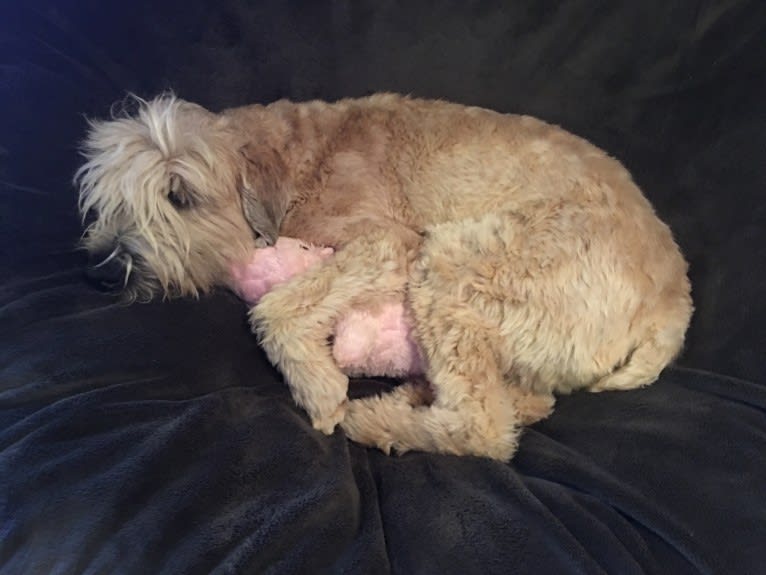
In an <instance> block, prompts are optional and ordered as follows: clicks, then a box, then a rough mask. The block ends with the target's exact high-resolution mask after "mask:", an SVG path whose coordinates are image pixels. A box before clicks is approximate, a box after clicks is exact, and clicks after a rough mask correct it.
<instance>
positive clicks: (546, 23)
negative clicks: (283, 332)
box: [0, 0, 766, 575]
mask: <svg viewBox="0 0 766 575" xmlns="http://www.w3.org/2000/svg"><path fill="white" fill-rule="evenodd" d="M765 37H766V4H765V3H764V2H762V0H751V1H747V0H741V1H736V0H733V1H728V0H727V1H719V2H697V1H688V2H667V1H666V0H657V1H654V0H652V1H649V2H637V1H636V2H633V1H628V0H626V1H623V2H603V1H600V0H577V1H572V2H549V1H532V0H530V1H528V2H488V1H475V2H439V1H436V0H434V1H432V2H373V1H369V2H367V1H351V0H346V1H343V0H340V1H336V2H285V1H284V0H271V1H267V2H254V1H251V2H248V1H246V0H223V1H222V2H220V3H218V4H217V5H215V6H213V3H206V2H203V1H201V0H187V1H183V2H182V1H180V0H178V1H172V2H162V3H158V2H149V1H144V0H134V1H133V2H129V3H126V2H119V3H117V2H114V3H110V2H104V1H96V0H66V1H60V0H59V1H54V0H47V1H46V0H38V1H29V2H23V3H22V2H10V3H9V2H6V3H4V4H2V5H0V573H2V574H3V575H11V574H14V575H15V574H34V575H36V574H48V573H55V574H79V573H87V574H96V573H99V574H101V573H103V574H118V573H119V574H122V573H131V574H132V573H135V574H155V573H167V574H197V573H200V574H205V573H264V572H268V573H321V572H330V573H360V574H366V573H403V574H410V573H434V574H442V573H456V574H465V573H515V574H524V573H529V574H548V573H550V574H569V573H608V574H618V575H623V574H633V573H635V574H639V573H657V574H684V573H726V574H736V575H745V574H754V575H758V574H762V573H764V572H765V571H764V565H766V545H764V541H766V465H764V463H763V461H762V459H761V458H762V457H763V454H764V453H766V415H765V413H764V412H766V387H765V385H766V359H765V358H766V351H764V350H766V331H765V329H764V326H766V298H764V294H765V293H766V202H765V201H764V200H763V197H764V190H766V106H765V105H764V102H766V41H765ZM167 88H172V89H174V90H176V91H177V93H178V94H179V95H180V96H182V97H184V98H187V99H190V100H194V101H197V102H199V103H201V104H203V105H206V106H208V107H210V108H212V109H214V110H218V109H221V108H222V107H224V106H230V105H235V104H245V103H251V102H266V101H270V100H273V99H276V98H279V97H290V98H293V99H306V98H313V97H320V98H323V99H333V98H337V97H342V96H358V95H363V94H368V93H370V92H374V91H381V90H389V91H399V92H405V93H412V94H415V95H418V96H426V97H439V98H445V99H450V100H455V101H459V102H463V103H467V104H474V105H483V106H488V107H492V108H494V109H497V110H500V111H509V112H522V113H528V114H533V115H536V116H539V117H541V118H543V119H545V120H548V121H551V122H554V123H558V124H561V125H563V126H564V127H566V128H567V129H569V130H571V131H573V132H575V133H577V134H579V135H581V136H584V137H586V138H588V139H590V140H592V141H593V142H595V143H596V144H598V145H599V146H601V147H603V148H605V149H607V150H608V151H610V152H611V153H612V154H613V155H615V156H616V157H618V158H619V159H620V160H622V161H623V162H624V163H625V164H626V165H627V166H628V168H629V169H630V170H631V171H632V172H633V173H634V174H635V177H636V179H637V181H638V182H639V184H640V185H641V186H642V187H643V188H644V190H645V192H646V194H647V196H648V197H649V198H650V199H651V201H652V202H653V203H654V204H655V206H656V207H657V210H658V212H659V213H660V215H661V216H662V218H663V219H665V220H666V221H667V222H668V223H669V224H670V225H671V227H672V228H673V230H674V232H675V234H676V237H677V239H678V241H679V243H680V244H681V246H682V248H683V250H684V252H685V253H686V255H687V257H688V259H689V261H690V263H691V277H692V282H693V284H694V299H695V303H696V307H697V311H696V314H695V317H694V321H693V324H692V326H691V329H690V332H689V337H688V344H687V348H686V350H685V352H684V354H683V356H682V357H681V358H680V359H679V361H678V366H676V367H673V368H671V369H668V370H667V371H666V372H665V373H664V374H663V376H662V377H661V379H660V381H658V382H657V383H656V384H655V385H653V386H651V387H649V388H647V389H643V390H638V391H631V392H622V393H604V394H597V395H592V394H587V393H579V394H575V395H573V396H570V397H564V398H560V400H559V402H558V407H557V409H556V411H555V413H554V415H553V416H552V417H551V418H550V419H548V420H547V421H544V422H541V423H539V424H537V425H535V426H533V427H532V428H530V429H528V430H527V431H526V432H525V433H524V435H523V438H522V441H521V447H520V450H519V453H518V455H517V456H516V458H515V459H514V460H513V461H512V462H511V463H510V464H507V465H506V464H500V463H497V462H492V461H488V460H483V459H477V458H456V457H449V456H440V455H429V454H421V453H410V454H407V455H405V456H402V457H387V456H385V455H383V454H381V453H379V452H377V451H373V450H366V449H364V448H361V447H359V446H357V445H353V444H350V443H349V442H348V441H347V440H346V439H345V438H344V436H343V434H342V433H341V432H340V431H338V432H336V433H335V434H334V435H333V436H331V437H325V436H323V435H321V434H319V433H317V432H315V431H314V430H313V429H311V426H310V424H308V422H307V419H306V417H305V415H304V414H303V413H302V412H301V411H300V410H298V409H297V408H296V407H294V405H293V404H292V402H291V400H290V398H289V394H288V392H287V389H286V388H285V386H284V384H283V383H282V382H281V379H280V377H279V376H278V374H277V373H276V372H275V370H274V369H273V368H271V367H270V366H269V365H268V363H267V361H266V359H265V357H264V355H263V353H262V352H261V351H260V350H259V348H258V346H257V344H256V342H255V341H254V338H253V337H252V336H251V335H250V333H249V331H248V328H247V324H246V321H245V314H244V307H243V306H242V304H241V303H240V302H238V301H237V300H236V299H235V298H234V297H233V296H231V295H230V294H228V293H224V292H221V293H217V294H213V295H211V296H209V297H205V298H203V299H202V300H200V301H186V300H184V301H175V302H165V303H163V302H154V303H150V304H145V305H133V306H122V305H119V304H117V303H116V302H115V301H113V300H112V299H111V298H110V297H109V296H107V295H104V294H101V293H99V292H97V291H96V290H94V289H93V288H92V287H90V286H89V285H88V284H87V283H86V282H85V280H84V277H83V273H82V270H83V266H84V263H85V256H84V254H82V253H81V252H79V251H77V250H76V242H77V238H78V236H79V233H80V224H79V221H78V216H77V213H76V193H75V190H74V188H73V187H72V185H71V177H72V174H73V172H74V170H75V169H76V167H77V165H78V158H77V153H76V145H77V141H78V140H79V139H80V138H81V137H82V135H83V133H84V129H85V121H84V116H85V115H87V116H104V115H106V114H108V111H109V105H110V104H111V103H112V102H114V101H116V100H119V99H121V98H122V97H123V96H124V95H125V93H126V92H127V91H133V92H136V93H138V94H140V95H142V96H152V95H154V94H156V93H157V92H159V91H161V90H163V89H167ZM388 385H390V384H389V383H387V382H380V381H378V382H376V381H362V382H355V383H354V384H353V387H354V389H353V393H354V394H362V393H371V392H375V391H379V390H381V389H384V388H385V387H387V386H388Z"/></svg>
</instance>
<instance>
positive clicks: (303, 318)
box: [250, 225, 419, 434]
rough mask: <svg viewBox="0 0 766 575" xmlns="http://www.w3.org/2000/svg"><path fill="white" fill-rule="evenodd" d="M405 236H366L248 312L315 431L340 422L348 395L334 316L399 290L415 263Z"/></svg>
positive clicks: (392, 230) (384, 231)
mask: <svg viewBox="0 0 766 575" xmlns="http://www.w3.org/2000/svg"><path fill="white" fill-rule="evenodd" d="M405 231H406V232H409V233H402V232H403V230H402V229H400V228H399V227H398V226H395V225H394V226H389V227H386V228H381V229H377V230H375V229H373V230H371V231H369V233H367V234H366V235H365V236H364V237H363V238H358V239H355V240H353V241H351V242H349V243H348V244H347V245H345V246H344V247H343V248H342V249H340V250H338V252H336V254H335V255H334V256H333V257H332V258H329V259H328V260H327V261H325V262H324V264H323V265H321V266H319V267H318V268H316V269H314V270H311V271H310V272H308V273H307V274H305V275H302V276H299V277H297V278H294V279H292V280H291V281H290V282H288V283H286V284H283V285H282V286H279V287H278V288H276V289H275V290H273V291H272V292H270V293H269V294H267V295H266V296H264V297H263V299H262V300H261V302H260V303H259V304H258V305H257V306H255V307H254V308H253V309H252V310H251V311H250V321H251V324H252V327H253V331H254V332H255V333H256V334H257V335H258V337H259V340H260V342H261V345H262V346H263V349H264V350H265V351H266V354H267V355H268V357H269V360H270V361H271V362H272V363H273V364H274V365H275V366H277V367H278V368H279V370H280V371H281V372H282V374H283V376H284V377H285V380H286V382H287V384H288V386H289V387H290V390H291V393H292V396H293V398H294V400H295V401H296V403H297V404H298V405H299V406H301V407H302V408H304V409H305V410H306V411H307V413H308V414H309V416H310V418H311V421H312V424H313V425H314V428H315V429H318V430H321V431H323V432H324V433H327V434H330V433H332V432H333V430H334V429H335V426H336V425H337V424H338V423H340V422H341V421H342V420H343V417H344V414H345V407H346V392H347V390H348V378H347V377H346V376H345V375H344V374H343V373H341V371H340V370H339V369H338V367H337V365H336V363H335V361H334V359H333V357H332V351H331V348H330V345H329V344H328V338H329V336H330V335H331V334H332V331H333V327H334V325H335V323H336V321H337V319H338V317H339V315H340V314H342V313H344V312H346V311H348V310H350V309H351V307H352V306H354V305H355V304H359V303H369V302H370V301H372V300H376V299H382V298H386V297H390V296H392V295H393V294H396V293H401V292H402V291H403V290H404V289H405V287H406V283H407V266H408V263H409V261H411V260H412V259H413V258H414V246H413V243H414V242H413V235H412V233H411V232H410V231H409V230H405ZM415 236H416V237H417V234H415ZM418 239H419V238H418Z"/></svg>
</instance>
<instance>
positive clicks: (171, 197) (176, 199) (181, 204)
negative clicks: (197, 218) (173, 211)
mask: <svg viewBox="0 0 766 575" xmlns="http://www.w3.org/2000/svg"><path fill="white" fill-rule="evenodd" d="M168 201H169V202H170V203H171V204H173V207H175V208H177V209H179V210H182V209H184V208H188V207H189V201H188V200H187V199H186V197H185V196H184V195H183V194H180V193H178V192H172V191H171V192H170V193H168Z"/></svg>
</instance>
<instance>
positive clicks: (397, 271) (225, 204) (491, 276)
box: [77, 94, 692, 459]
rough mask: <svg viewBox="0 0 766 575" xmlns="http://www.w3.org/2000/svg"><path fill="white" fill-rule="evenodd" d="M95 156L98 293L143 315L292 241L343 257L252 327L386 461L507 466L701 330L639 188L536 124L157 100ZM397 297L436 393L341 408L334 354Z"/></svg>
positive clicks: (257, 314)
mask: <svg viewBox="0 0 766 575" xmlns="http://www.w3.org/2000/svg"><path fill="white" fill-rule="evenodd" d="M84 155H85V158H86V163H85V164H84V165H83V166H82V168H81V169H80V170H79V172H78V175H77V182H78V185H79V189H80V209H81V211H82V213H83V214H84V215H90V217H92V223H90V225H89V226H88V228H87V230H86V234H85V236H84V242H85V246H86V247H87V249H88V251H89V252H90V254H91V258H92V262H91V264H92V267H91V273H92V274H93V276H94V277H95V278H97V279H100V280H101V281H103V282H104V283H105V284H107V285H111V286H113V287H119V288H121V289H122V288H124V291H125V292H126V293H128V294H129V295H130V296H131V297H133V298H148V297H151V296H152V295H154V294H157V293H159V294H163V295H164V296H173V295H197V294H199V293H201V292H205V291H206V290H209V289H210V288H212V287H213V286H215V285H226V284H227V281H229V277H228V270H229V268H230V265H231V262H234V261H238V260H239V259H240V258H247V257H249V253H250V251H251V250H252V249H254V247H256V246H258V245H263V244H264V243H271V242H274V241H275V238H276V237H277V235H279V234H282V235H287V236H293V237H297V238H300V239H302V240H305V241H308V242H312V243H314V244H321V245H327V246H332V247H334V248H335V249H336V251H337V253H336V255H335V256H334V257H332V258H329V259H328V260H327V261H326V262H325V263H324V264H323V265H321V266H320V267H318V268H316V269H314V270H312V271H311V272H308V273H307V274H305V275H301V276H299V277H297V278H295V279H294V280H291V281H290V282H289V283H287V284H285V285H283V286H281V287H279V288H277V289H275V290H274V291H273V292H271V293H270V294H268V295H267V296H266V297H264V298H263V300H262V302H261V303H260V304H259V305H258V306H256V307H255V308H253V309H252V311H251V312H250V318H251V321H252V326H253V329H254V330H255V332H256V333H257V334H258V336H259V337H260V341H261V343H262V345H263V347H264V349H265V350H266V352H267V354H268V357H269V358H270V360H271V361H272V362H273V363H274V364H275V365H276V366H278V368H279V369H280V370H281V372H282V373H283V375H284V377H285V379H286V381H287V384H288V385H289V387H290V390H291V392H292V395H293V397H294V398H295V401H296V402H297V403H298V404H299V405H300V406H301V407H303V408H304V409H305V410H306V411H307V412H308V414H309V416H310V417H311V420H312V422H313V424H314V427H316V428H317V429H320V430H322V431H324V432H325V433H331V432H332V431H333V429H334V428H335V426H336V424H338V423H340V424H341V426H342V428H343V429H344V430H345V432H346V433H347V434H348V435H349V437H351V438H352V439H354V440H356V441H359V442H361V443H364V444H366V445H375V446H378V447H380V448H382V449H384V450H386V451H388V450H390V449H392V448H393V449H394V450H396V451H399V452H403V451H406V450H411V449H415V450H427V451H438V452H445V453H456V454H476V455H483V456H489V457H493V458H497V459H508V458H510V457H511V456H512V455H513V453H514V451H515V449H516V446H517V441H518V436H519V432H520V425H521V424H522V423H524V422H528V421H534V420H536V419H539V418H541V417H544V416H545V415H547V413H548V411H549V409H550V408H551V406H552V404H553V393H555V392H563V393H566V392H569V391H571V390H575V389H579V388H587V389H589V390H591V391H600V390H614V389H630V388H635V387H639V386H642V385H647V384H649V383H651V382H652V381H654V380H655V379H656V378H657V376H658V375H659V373H660V371H661V370H662V369H663V368H664V367H665V365H666V364H667V363H668V362H669V361H671V359H673V357H674V356H675V355H676V354H677V353H678V352H679V350H680V349H681V346H682V343H683V340H684V334H685V331H686V328H687V325H688V322H689V318H690V315H691V312H692V303H691V298H690V286H689V281H688V279H687V274H686V271H687V265H686V263H685V261H684V258H683V257H682V255H681V253H680V251H679V249H678V247H677V246H676V244H675V242H674V241H673V237H672V235H671V232H670V230H669V229H668V227H667V226H665V225H664V224H663V223H662V222H661V221H660V220H659V219H658V218H657V216H656V215H655V213H654V211H653V209H652V206H651V205H650V204H649V202H648V201H647V200H646V198H645V197H644V196H643V195H642V193H641V191H640V190H639V189H638V187H637V186H636V184H635V183H634V182H633V180H632V179H631V176H630V174H629V173H628V172H627V171H626V170H625V169H624V168H623V166H622V165H621V164H620V163H619V162H617V161H616V160H614V159H612V158H610V157H609V156H607V155H606V154H605V153H604V152H602V151H601V150H599V149H598V148H596V147H594V146H593V145H591V144H590V143H588V142H586V141H584V140H582V139H580V138H578V137H576V136H573V135H572V134H569V133H567V132H566V131H564V130H562V129H560V128H557V127H555V126H551V125H549V124H546V123H544V122H541V121H539V120H536V119H534V118H530V117H525V116H516V115H505V114H499V113H495V112H492V111H489V110H485V109H481V108H475V107H466V106H460V105H455V104H450V103H446V102H441V101H426V100H418V99H410V98H404V97H400V96H396V95H390V94H384V95H375V96H372V97H368V98H362V99H348V100H342V101H339V102H336V103H326V102H319V101H315V102H306V103H293V102H289V101H279V102H276V103H273V104H271V105H268V106H261V105H252V106H247V107H243V108H237V109H231V110H226V111H224V112H222V113H220V114H214V113H211V112H209V111H207V110H205V109H204V108H202V107H200V106H197V105H194V104H191V103H188V102H185V101H183V100H180V99H177V98H175V97H173V96H172V95H165V96H161V97H158V98H157V99H155V100H153V101H150V102H144V101H139V102H138V107H137V110H136V111H135V113H133V114H129V113H123V114H121V115H118V116H117V117H113V118H112V119H111V120H110V121H106V122H92V123H91V125H90V131H89V134H88V137H87V139H86V141H85V144H84ZM389 298H404V299H405V301H406V303H407V305H408V306H409V308H410V310H411V312H412V314H413V317H414V318H415V322H416V331H417V337H418V339H419V342H420V344H421V346H422V349H423V351H424V353H425V356H426V358H427V363H428V367H427V379H428V381H429V382H430V385H431V387H430V389H429V390H428V391H429V393H424V392H423V389H419V388H418V387H417V385H416V383H406V384H403V385H402V386H400V387H398V388H397V389H396V390H395V391H394V392H392V393H389V394H385V395H382V396H379V397H372V398H365V399H361V400H355V401H350V402H349V401H347V399H346V391H347V386H348V380H347V378H346V377H345V376H344V375H343V374H342V373H341V372H340V371H339V370H338V368H337V366H336V365H335V364H334V363H333V360H332V356H331V353H330V347H329V344H328V334H330V333H331V332H332V329H333V323H334V321H335V320H336V318H337V317H338V316H339V315H340V314H342V313H344V312H345V311H347V310H348V309H349V308H351V307H353V306H357V305H361V304H364V305H365V306H369V305H371V304H372V303H374V302H382V301H385V300H387V299H389ZM431 392H432V397H429V399H432V401H430V402H424V397H426V396H428V395H429V394H430V393H431Z"/></svg>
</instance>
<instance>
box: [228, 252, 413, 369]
mask: <svg viewBox="0 0 766 575" xmlns="http://www.w3.org/2000/svg"><path fill="white" fill-rule="evenodd" d="M333 253H334V250H333V249H332V248H327V247H324V248H323V247H315V246H310V245H308V244H305V243H303V242H301V241H299V240H296V239H293V238H286V237H280V238H279V239H278V240H277V242H276V244H275V245H274V246H271V247H267V248H260V249H257V250H255V252H254V253H253V255H252V257H251V258H250V261H248V262H244V263H241V264H235V265H233V266H232V267H231V276H232V285H231V288H232V289H233V291H234V292H235V293H236V294H237V295H238V296H239V297H240V298H241V299H243V300H244V301H245V302H246V303H247V304H248V305H255V304H256V303H258V301H259V300H260V299H261V298H262V297H263V296H264V295H265V294H266V293H268V292H269V291H270V290H271V289H272V288H274V287H275V286H277V285H279V284H281V283H284V282H286V281H288V280H289V279H290V278H291V277H293V276H295V275H297V274H299V273H301V272H304V271H306V270H308V269H309V268H311V267H312V266H315V265H317V264H319V263H320V262H321V261H323V260H324V259H326V258H328V257H330V256H331V255H332V254H333ZM333 357H334V358H335V361H336V362H337V364H338V367H339V368H340V369H341V370H342V371H343V372H344V373H345V374H346V375H348V376H351V377H361V376H368V377H372V376H384V377H397V378H401V377H407V376H413V375H419V374H422V373H423V371H424V364H423V356H422V354H421V351H420V348H419V346H418V344H417V342H416V341H415V339H414V337H413V330H412V319H411V318H410V316H409V315H408V314H407V313H406V311H405V308H404V303H403V302H402V301H391V302H387V303H384V304H382V305H381V306H379V307H376V308H375V309H374V310H364V309H355V310H352V311H351V312H349V313H347V314H346V315H345V316H343V317H342V318H340V320H339V321H338V323H337V324H336V325H335V331H334V336H333Z"/></svg>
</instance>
